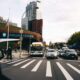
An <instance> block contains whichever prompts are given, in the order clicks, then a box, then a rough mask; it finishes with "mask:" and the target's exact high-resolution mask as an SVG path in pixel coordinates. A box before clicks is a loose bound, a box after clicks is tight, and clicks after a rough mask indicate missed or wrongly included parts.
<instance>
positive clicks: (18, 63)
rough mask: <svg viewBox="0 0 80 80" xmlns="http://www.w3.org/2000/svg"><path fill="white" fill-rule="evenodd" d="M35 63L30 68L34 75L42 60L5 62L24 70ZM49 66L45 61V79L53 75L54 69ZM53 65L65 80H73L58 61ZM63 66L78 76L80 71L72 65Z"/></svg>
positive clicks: (47, 61) (49, 62) (48, 61)
mask: <svg viewBox="0 0 80 80" xmlns="http://www.w3.org/2000/svg"><path fill="white" fill-rule="evenodd" d="M35 62H37V63H36V64H34V67H32V69H31V70H30V72H32V73H33V72H34V73H36V72H37V71H38V69H39V68H40V67H41V64H42V62H44V59H40V60H37V59H19V60H14V61H10V62H6V64H8V65H10V66H12V67H14V68H15V67H19V68H20V69H26V68H27V67H29V66H30V65H32V64H33V63H35ZM11 64H12V65H11ZM51 64H52V63H51V61H50V60H46V65H45V66H46V73H45V77H53V76H54V74H53V73H52V70H54V69H52V68H53V67H52V66H51ZM55 65H57V67H58V68H59V69H60V71H61V72H62V74H63V75H64V77H65V78H66V80H74V79H73V77H72V75H71V74H70V73H69V72H68V71H67V69H65V67H64V66H63V65H62V63H60V62H59V61H56V62H55ZM65 65H66V66H68V67H69V68H70V69H72V70H73V71H75V72H77V73H78V74H79V75H80V69H78V68H76V67H75V66H74V65H72V64H70V63H69V62H66V63H65ZM79 66H80V65H79Z"/></svg>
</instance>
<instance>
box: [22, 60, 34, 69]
mask: <svg viewBox="0 0 80 80" xmlns="http://www.w3.org/2000/svg"><path fill="white" fill-rule="evenodd" d="M34 61H35V59H34V60H32V61H30V62H29V63H27V64H25V65H24V66H22V67H21V68H26V67H27V66H29V65H30V64H31V63H33V62H34Z"/></svg>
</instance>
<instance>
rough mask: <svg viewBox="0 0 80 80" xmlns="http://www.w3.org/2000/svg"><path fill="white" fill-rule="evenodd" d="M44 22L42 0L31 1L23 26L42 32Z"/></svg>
mask: <svg viewBox="0 0 80 80" xmlns="http://www.w3.org/2000/svg"><path fill="white" fill-rule="evenodd" d="M42 24H43V20H42V15H41V1H40V0H37V1H33V2H30V3H29V4H28V5H27V7H26V12H25V17H24V18H23V19H22V28H24V29H26V30H29V31H33V32H37V33H40V34H42Z"/></svg>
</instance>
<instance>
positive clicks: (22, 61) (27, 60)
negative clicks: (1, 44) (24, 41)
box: [13, 59, 30, 66]
mask: <svg viewBox="0 0 80 80" xmlns="http://www.w3.org/2000/svg"><path fill="white" fill-rule="evenodd" d="M29 60H30V59H27V60H24V61H21V62H19V63H16V64H14V65H13V66H18V65H20V64H22V63H24V62H26V61H29Z"/></svg>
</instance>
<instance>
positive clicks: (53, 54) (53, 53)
mask: <svg viewBox="0 0 80 80" xmlns="http://www.w3.org/2000/svg"><path fill="white" fill-rule="evenodd" d="M45 56H46V58H58V51H57V50H55V49H48V50H47V52H46V55H45Z"/></svg>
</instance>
